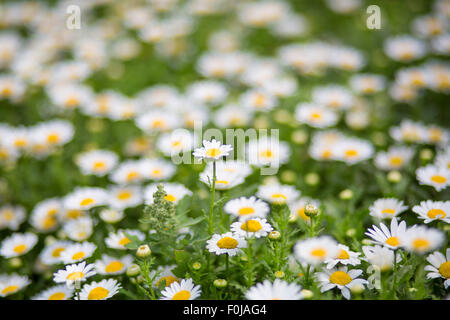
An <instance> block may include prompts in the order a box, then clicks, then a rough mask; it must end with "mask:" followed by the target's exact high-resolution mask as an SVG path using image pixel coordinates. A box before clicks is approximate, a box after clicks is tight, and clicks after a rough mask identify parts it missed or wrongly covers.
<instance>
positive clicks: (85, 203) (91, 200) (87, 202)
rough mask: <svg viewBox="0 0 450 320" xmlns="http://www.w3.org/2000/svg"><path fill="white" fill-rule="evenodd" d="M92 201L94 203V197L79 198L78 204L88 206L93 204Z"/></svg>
mask: <svg viewBox="0 0 450 320" xmlns="http://www.w3.org/2000/svg"><path fill="white" fill-rule="evenodd" d="M93 203H94V199H92V198H86V199H83V200H81V202H80V205H81V206H88V205H90V204H93Z"/></svg>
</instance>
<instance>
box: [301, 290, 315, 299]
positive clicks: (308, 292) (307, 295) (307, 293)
mask: <svg viewBox="0 0 450 320" xmlns="http://www.w3.org/2000/svg"><path fill="white" fill-rule="evenodd" d="M300 294H301V295H302V296H303V298H304V299H311V298H312V297H313V296H314V293H313V292H312V291H311V290H308V289H303V290H302V291H300Z"/></svg>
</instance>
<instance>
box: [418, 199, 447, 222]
mask: <svg viewBox="0 0 450 320" xmlns="http://www.w3.org/2000/svg"><path fill="white" fill-rule="evenodd" d="M412 211H414V212H415V213H417V215H418V216H419V218H420V219H423V220H425V221H424V223H430V222H432V221H434V220H441V221H444V222H446V223H450V201H432V200H427V201H421V202H420V205H417V206H414V207H413V208H412Z"/></svg>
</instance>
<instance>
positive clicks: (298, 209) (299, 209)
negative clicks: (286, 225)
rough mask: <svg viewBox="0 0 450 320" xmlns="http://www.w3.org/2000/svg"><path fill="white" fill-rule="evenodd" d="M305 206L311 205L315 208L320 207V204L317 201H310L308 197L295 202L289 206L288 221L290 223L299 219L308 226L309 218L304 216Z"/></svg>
mask: <svg viewBox="0 0 450 320" xmlns="http://www.w3.org/2000/svg"><path fill="white" fill-rule="evenodd" d="M307 204H312V205H314V206H315V207H317V208H319V207H320V202H319V201H318V200H315V199H310V198H308V197H302V198H300V199H298V200H297V201H295V202H292V203H290V204H289V208H290V211H291V216H290V220H291V221H292V220H297V219H298V218H300V219H301V220H302V221H304V222H306V223H307V224H310V223H311V218H310V217H308V216H307V215H306V214H305V207H306V205H307Z"/></svg>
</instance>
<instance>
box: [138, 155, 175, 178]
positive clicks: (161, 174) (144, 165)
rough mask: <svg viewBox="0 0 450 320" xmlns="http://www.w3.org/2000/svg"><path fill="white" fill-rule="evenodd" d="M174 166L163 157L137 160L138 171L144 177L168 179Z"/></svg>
mask: <svg viewBox="0 0 450 320" xmlns="http://www.w3.org/2000/svg"><path fill="white" fill-rule="evenodd" d="M175 171H176V167H175V166H174V165H173V164H172V163H171V162H168V161H166V160H163V159H143V160H140V161H139V172H140V173H141V175H142V176H143V177H144V179H151V180H165V179H170V178H171V177H172V176H173V175H174V173H175Z"/></svg>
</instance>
